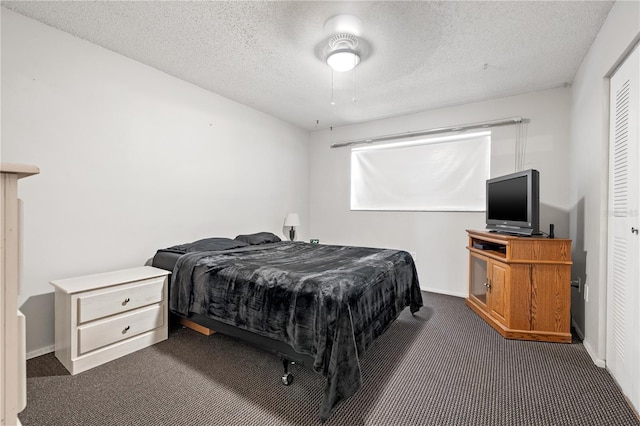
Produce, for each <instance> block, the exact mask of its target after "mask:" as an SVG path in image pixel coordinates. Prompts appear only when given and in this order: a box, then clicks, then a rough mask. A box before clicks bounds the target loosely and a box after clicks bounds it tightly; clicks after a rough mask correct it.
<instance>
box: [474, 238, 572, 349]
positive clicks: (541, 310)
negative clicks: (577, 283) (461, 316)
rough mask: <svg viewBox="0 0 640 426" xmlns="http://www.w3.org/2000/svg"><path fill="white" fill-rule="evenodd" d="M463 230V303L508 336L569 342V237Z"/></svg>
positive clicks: (503, 334)
mask: <svg viewBox="0 0 640 426" xmlns="http://www.w3.org/2000/svg"><path fill="white" fill-rule="evenodd" d="M467 233H468V234H469V246H468V247H467V249H468V250H469V297H468V298H467V300H466V304H467V306H469V307H470V308H471V309H472V310H473V311H474V312H476V313H477V314H478V315H479V316H480V317H481V318H482V319H484V320H485V321H486V322H487V323H488V324H489V325H491V327H493V328H494V329H495V330H496V331H498V333H500V334H501V335H502V336H503V337H505V338H507V339H518V340H538V341H545V342H565V343H571V329H570V327H571V325H570V321H571V240H564V239H549V238H538V237H517V236H511V235H502V234H497V233H490V232H484V231H470V230H467Z"/></svg>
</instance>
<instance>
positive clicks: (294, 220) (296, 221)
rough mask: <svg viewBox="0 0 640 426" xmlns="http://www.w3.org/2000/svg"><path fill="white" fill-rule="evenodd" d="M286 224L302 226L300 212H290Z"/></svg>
mask: <svg viewBox="0 0 640 426" xmlns="http://www.w3.org/2000/svg"><path fill="white" fill-rule="evenodd" d="M284 226H300V218H299V217H298V213H289V214H288V215H287V217H286V219H285V220H284Z"/></svg>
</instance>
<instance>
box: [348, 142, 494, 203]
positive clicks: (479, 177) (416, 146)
mask: <svg viewBox="0 0 640 426" xmlns="http://www.w3.org/2000/svg"><path fill="white" fill-rule="evenodd" d="M490 156H491V132H488V131H487V132H480V133H473V134H467V135H458V136H448V137H440V138H431V139H422V140H419V141H411V142H393V143H387V144H384V145H374V146H366V147H356V148H353V149H352V150H351V210H392V211H393V210H395V211H398V210H400V211H484V210H485V207H486V206H485V191H486V190H485V181H486V180H487V179H488V178H489V166H490Z"/></svg>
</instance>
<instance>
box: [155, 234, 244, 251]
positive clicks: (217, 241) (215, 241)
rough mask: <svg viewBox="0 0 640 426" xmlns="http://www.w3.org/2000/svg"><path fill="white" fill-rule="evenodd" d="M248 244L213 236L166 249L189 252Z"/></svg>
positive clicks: (228, 248)
mask: <svg viewBox="0 0 640 426" xmlns="http://www.w3.org/2000/svg"><path fill="white" fill-rule="evenodd" d="M248 245H249V244H247V243H245V242H243V241H240V240H232V239H231V238H220V237H215V238H205V239H203V240H198V241H194V242H192V243H186V244H179V245H177V246H173V247H169V248H168V249H166V250H168V251H174V252H178V253H191V252H194V251H218V250H230V249H234V248H240V247H246V246H248Z"/></svg>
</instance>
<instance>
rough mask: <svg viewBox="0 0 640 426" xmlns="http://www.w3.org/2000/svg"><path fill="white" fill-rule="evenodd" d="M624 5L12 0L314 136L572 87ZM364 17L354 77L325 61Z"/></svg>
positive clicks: (34, 14)
mask: <svg viewBox="0 0 640 426" xmlns="http://www.w3.org/2000/svg"><path fill="white" fill-rule="evenodd" d="M612 4H613V2H603V1H596V2H587V1H577V2H572V1H557V2H556V1H542V2H529V1H513V2H476V1H472V2H466V1H460V2H427V1H424V2H423V1H413V2H393V1H392V2H360V1H356V2H315V1H295V2H289V1H279V2H266V1H250V2H239V1H238V2H236V1H212V2H195V1H193V2H192V1H183V2H178V1H142V2H138V1H124V2H120V1H105V2H100V1H91V2H82V1H80V2H75V1H72V2H66V1H65V2H61V1H52V2H51V1H46V2H36V1H33V2H32V1H28V2H26V1H25V2H11V1H10V2H6V1H3V2H2V5H3V6H4V7H6V8H8V9H11V10H14V11H16V12H18V13H21V14H23V15H26V16H28V17H31V18H33V19H36V20H38V21H41V22H43V23H45V24H48V25H51V26H53V27H56V28H58V29H61V30H63V31H66V32H69V33H71V34H74V35H76V36H78V37H80V38H83V39H85V40H88V41H90V42H92V43H95V44H98V45H100V46H103V47H105V48H107V49H110V50H112V51H114V52H118V53H120V54H122V55H124V56H127V57H129V58H132V59H135V60H137V61H139V62H142V63H144V64H147V65H149V66H152V67H154V68H157V69H159V70H161V71H164V72H166V73H168V74H170V75H173V76H175V77H178V78H180V79H182V80H186V81H188V82H191V83H193V84H196V85H198V86H200V87H202V88H205V89H207V90H210V91H212V92H215V93H218V94H220V95H222V96H225V97H227V98H229V99H233V100H235V101H237V102H240V103H242V104H245V105H249V106H251V107H253V108H255V109H258V110H260V111H263V112H265V113H267V114H270V115H272V116H275V117H278V118H280V119H282V120H285V121H287V122H290V123H293V124H295V125H297V126H299V127H302V128H305V129H309V130H313V129H320V128H327V127H329V126H340V125H345V124H352V123H358V122H363V121H369V120H374V119H378V118H384V117H391V116H397V115H403V114H408V113H412V112H417V111H424V110H428V109H434V108H440V107H444V106H451V105H457V104H463V103H468V102H473V101H479V100H484V99H490V98H496V97H503V96H510V95H517V94H521V93H526V92H531V91H536V90H543V89H548V88H553V87H559V86H562V85H563V84H566V83H570V82H571V81H572V80H573V76H574V74H575V72H576V70H577V68H578V66H579V64H580V62H581V60H582V58H583V57H584V55H585V53H586V52H587V50H588V48H589V46H590V45H591V43H592V42H593V40H594V38H595V36H596V34H597V32H598V30H599V29H600V27H601V25H602V23H603V22H604V20H605V18H606V16H607V14H608V12H609V10H610V8H611V6H612ZM338 14H352V15H355V16H357V17H358V18H359V19H360V20H361V23H362V27H361V28H362V32H361V37H362V39H363V40H364V44H365V45H366V47H367V53H366V54H365V55H364V57H363V60H362V62H361V63H360V65H358V67H357V68H356V73H355V82H356V85H355V87H356V98H357V101H356V102H355V103H354V102H352V101H351V98H352V94H353V80H354V74H353V73H352V72H347V73H335V74H334V98H335V105H331V104H330V99H331V90H330V87H331V72H330V69H329V67H328V66H327V65H326V63H325V61H324V58H323V57H322V56H323V55H322V51H323V50H324V49H325V47H326V42H327V40H328V38H329V37H330V36H331V35H332V32H330V31H327V32H325V29H324V26H325V22H326V21H327V20H329V19H330V18H332V17H333V16H335V15H338Z"/></svg>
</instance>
